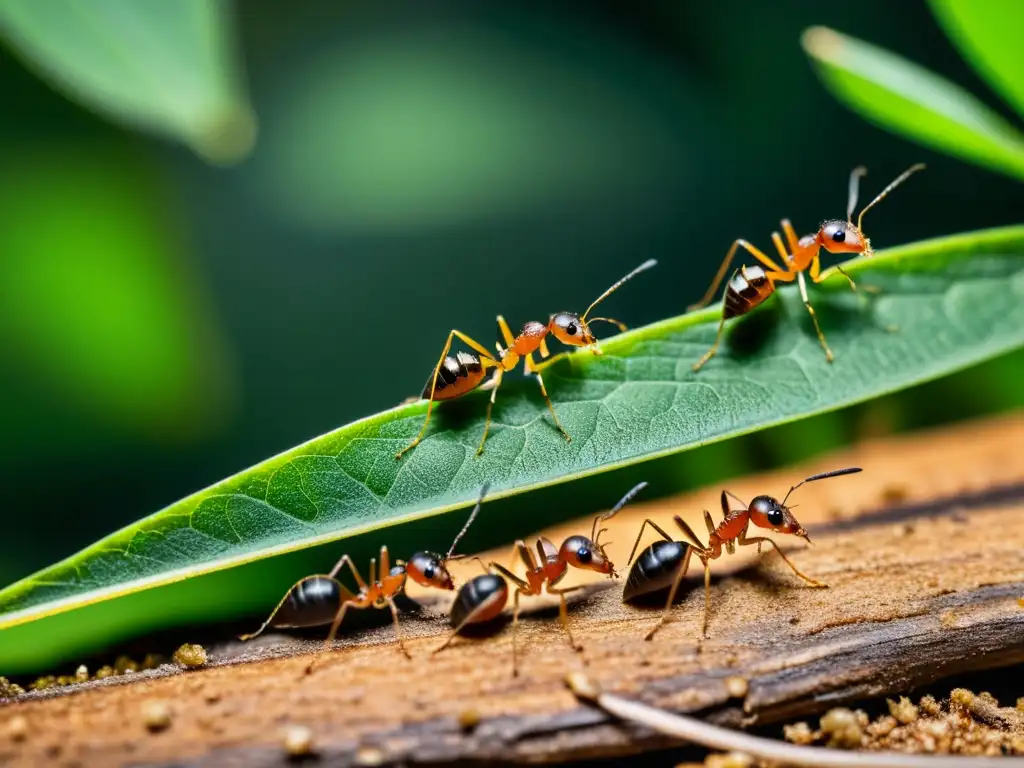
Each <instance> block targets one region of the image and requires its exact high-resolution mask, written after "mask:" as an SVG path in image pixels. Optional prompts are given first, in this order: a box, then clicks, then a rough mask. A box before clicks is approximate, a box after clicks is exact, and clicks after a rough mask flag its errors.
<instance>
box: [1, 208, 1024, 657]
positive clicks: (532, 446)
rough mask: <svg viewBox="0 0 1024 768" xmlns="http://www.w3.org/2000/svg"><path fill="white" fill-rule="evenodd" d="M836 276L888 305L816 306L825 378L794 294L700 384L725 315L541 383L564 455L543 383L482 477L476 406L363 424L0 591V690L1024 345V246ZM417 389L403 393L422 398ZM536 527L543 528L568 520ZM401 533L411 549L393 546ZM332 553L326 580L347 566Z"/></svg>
mask: <svg viewBox="0 0 1024 768" xmlns="http://www.w3.org/2000/svg"><path fill="white" fill-rule="evenodd" d="M847 269H848V271H849V272H850V273H851V274H853V275H854V276H855V277H856V278H857V280H858V281H859V282H860V283H861V284H862V285H865V286H866V285H874V286H876V287H878V288H879V289H881V291H882V293H881V295H880V296H878V297H876V298H868V297H866V296H865V295H863V294H861V295H855V294H853V293H851V292H850V290H849V288H848V287H847V285H846V283H845V281H843V280H841V279H835V280H829V281H828V282H827V283H825V284H823V285H821V286H818V287H817V289H816V290H814V291H813V298H812V300H813V301H814V302H815V303H816V306H817V309H818V314H819V316H820V317H821V320H822V325H823V328H824V330H825V333H826V334H828V337H829V340H830V342H831V344H832V347H833V349H834V350H835V351H836V355H837V359H836V362H835V363H833V364H828V363H827V362H825V358H824V355H823V354H822V351H821V349H820V348H819V346H818V342H817V339H816V338H815V336H814V333H813V330H812V328H811V327H810V321H809V318H808V315H807V312H806V310H805V309H804V308H803V306H802V305H801V303H800V300H799V296H798V295H797V293H796V292H795V291H794V290H792V286H789V287H786V288H784V289H782V291H781V292H780V295H779V296H778V297H777V298H776V299H772V300H771V301H769V302H767V303H766V304H765V305H764V306H763V307H762V308H761V309H759V310H757V311H755V312H754V313H752V314H751V315H750V316H748V317H745V318H742V319H740V320H738V321H735V328H734V329H733V330H732V331H731V333H730V334H729V336H728V339H727V341H726V343H725V344H724V345H723V349H722V351H721V354H720V355H719V357H717V358H716V359H714V360H712V361H711V362H710V363H709V364H708V365H707V366H706V367H705V368H704V369H703V370H702V371H701V372H700V373H697V374H695V373H694V372H693V371H692V370H691V364H692V363H693V362H694V361H695V360H696V359H697V358H698V357H699V356H700V355H701V354H702V353H703V352H704V350H705V349H706V348H707V346H708V345H709V344H710V343H711V341H712V339H713V338H714V335H715V329H716V327H717V324H718V316H719V315H718V310H717V309H709V310H706V311H702V312H697V313H691V314H688V315H684V316H681V317H675V318H671V319H669V320H665V321H663V322H660V323H656V324H654V325H651V326H647V327H645V328H639V329H637V330H634V331H631V332H629V333H625V334H622V335H620V336H617V337H615V338H613V339H610V340H608V341H606V342H605V343H604V344H603V348H604V351H605V355H604V356H602V357H595V356H592V355H590V354H589V353H586V352H584V353H579V354H575V355H572V356H571V357H570V358H568V359H566V360H563V361H562V362H561V363H559V364H557V365H555V366H554V367H553V368H551V369H550V370H549V371H548V372H546V374H545V381H546V383H547V385H548V388H549V390H550V392H551V396H552V399H553V400H554V402H555V403H556V406H555V407H556V409H557V412H558V416H559V418H560V419H561V421H562V423H563V424H564V425H565V427H566V429H567V430H568V431H569V432H570V434H571V435H572V436H573V441H572V443H571V444H567V443H566V442H565V441H564V440H563V439H562V438H561V436H560V435H559V434H558V433H557V432H556V431H555V430H554V428H553V427H552V425H551V422H550V416H549V415H548V413H547V410H546V408H545V406H544V402H543V400H542V399H541V398H540V396H539V393H538V392H537V389H536V385H535V383H534V382H533V381H530V380H528V379H519V378H518V377H511V378H509V380H508V381H507V383H506V384H505V385H503V387H502V389H501V390H500V392H499V397H498V398H497V406H496V407H495V428H494V431H493V432H492V435H491V437H490V438H489V439H488V441H487V446H486V451H485V452H484V454H483V456H481V457H479V458H477V457H475V456H474V452H475V448H476V444H477V441H478V439H479V436H480V433H481V429H482V427H483V415H484V410H485V404H486V401H487V395H486V393H477V394H475V395H470V396H468V397H466V398H464V399H462V400H461V401H453V402H450V403H446V404H442V406H441V407H440V408H438V410H437V417H436V420H435V421H434V422H433V424H432V427H431V431H430V434H429V437H428V438H427V439H426V440H425V441H424V442H423V443H422V444H421V445H420V446H419V447H418V448H417V449H416V450H414V451H413V452H412V453H410V454H409V455H408V456H407V457H406V458H404V459H403V460H402V461H396V460H395V457H394V454H395V451H396V450H397V449H398V448H401V447H402V446H404V445H405V444H406V443H407V442H408V441H409V439H410V438H411V437H412V436H413V435H414V434H415V433H416V431H417V430H418V429H419V427H420V424H421V423H422V418H423V414H424V410H425V405H424V404H423V403H417V404H412V405H405V406H400V407H398V408H394V409H392V410H390V411H386V412H384V413H380V414H377V415H376V416H372V417H370V418H367V419H364V420H362V421H358V422H355V423H354V424H350V425H348V426H345V427H342V428H340V429H337V430H335V431H333V432H330V433H328V434H326V435H324V436H322V437H319V438H316V439H314V440H311V441H310V442H308V443H305V444H303V445H300V446H298V447H297V448H294V449H293V450H290V451H288V452H286V453H284V454H281V455H279V456H277V457H275V458H272V459H269V460H267V461H265V462H263V463H262V464H258V465H256V466H254V467H252V468H250V469H248V470H246V471H244V472H241V473H240V474H238V475H236V476H234V477H231V478H228V479H227V480H224V481H222V482H220V483H217V484H215V485H213V486H211V487H210V488H207V489H205V490H203V491H200V492H199V493H196V494H194V495H192V496H190V497H188V498H186V499H184V500H182V501H180V502H178V503H176V504H173V505H172V506H170V507H168V508H167V509H165V510H163V511H161V512H158V513H156V514H154V515H152V516H150V517H148V518H145V519H143V520H142V521H140V522H139V523H136V524H135V525H132V526H129V527H128V528H125V529H124V530H122V531H120V532H118V533H115V534H113V535H112V536H109V537H107V538H106V539H103V540H102V541H100V542H99V543H97V544H96V545H94V546H93V547H91V548H89V549H87V550H85V551H83V552H81V553H79V554H78V555H75V556H73V557H71V558H69V559H67V560H65V561H64V562H61V563H58V564H57V565H55V566H53V567H51V568H48V569H46V570H44V571H41V572H40V573H38V574H36V575H34V576H32V577H30V578H27V579H25V580H23V581H21V582H19V583H17V584H15V585H13V586H11V587H8V588H7V589H6V590H3V591H2V592H0V610H2V611H3V614H2V615H0V629H2V631H0V660H2V663H0V667H2V668H0V674H3V673H5V672H6V673H14V672H20V671H24V670H28V669H31V668H36V667H39V666H40V665H44V664H46V663H53V662H55V661H57V660H59V659H61V658H62V657H64V656H66V655H68V654H75V653H82V652H85V651H89V650H95V649H96V648H97V647H98V646H101V645H103V644H104V643H108V642H111V641H114V640H117V639H119V638H123V637H125V636H128V635H132V634H135V633H138V632H141V631H145V630H153V629H156V628H160V627H166V626H170V625H174V624H183V623H189V622H193V621H199V620H223V619H225V618H229V617H233V616H238V615H241V614H246V613H250V612H252V611H253V610H254V609H258V608H260V607H265V606H266V605H267V604H268V603H273V602H274V601H275V599H277V598H279V597H280V595H281V594H282V592H283V591H284V590H285V589H287V587H288V586H289V585H290V584H291V583H292V581H293V580H294V578H295V577H297V576H300V575H302V574H303V571H302V570H301V568H308V567H310V564H309V562H307V561H301V562H300V560H299V559H298V558H297V557H296V554H298V553H300V552H302V551H304V550H308V548H310V547H314V546H321V545H324V544H328V543H330V542H336V541H337V540H338V539H348V538H350V537H357V538H355V539H353V540H349V541H346V542H345V544H344V550H345V551H348V552H350V553H353V554H354V555H359V554H361V555H365V554H367V552H368V551H369V549H370V546H371V545H374V546H379V545H380V544H381V543H387V544H388V545H389V546H391V547H392V550H393V552H394V553H395V554H396V555H398V556H401V555H403V554H408V552H407V551H406V550H405V549H404V548H405V547H408V548H410V549H411V548H412V547H414V546H415V547H434V548H437V549H441V548H443V547H444V546H445V545H446V544H447V537H448V531H449V530H451V528H452V525H454V524H456V521H455V520H451V523H449V520H450V518H451V517H454V516H447V515H445V516H441V517H436V516H437V515H440V513H443V512H448V511H451V510H454V509H458V508H461V507H465V506H467V505H468V504H469V503H470V502H471V500H472V499H473V498H474V496H475V495H476V493H477V491H478V489H479V487H480V485H481V484H482V483H483V482H484V481H485V480H486V481H490V482H491V483H492V494H493V495H492V499H494V498H501V497H506V496H511V495H514V494H519V493H523V492H524V491H528V490H531V489H536V488H541V487H544V486H547V485H551V484H554V483H562V482H565V481H568V480H571V479H573V478H579V477H584V476H587V475H592V474H595V473H599V472H604V471H607V470H610V469H612V468H615V467H621V466H624V465H628V464H632V463H636V462H640V461H645V460H648V459H652V458H655V457H658V456H663V455H667V454H670V453H674V452H678V451H682V450H687V449H690V448H694V447H697V446H700V445H705V444H707V443H712V442H716V441H720V440H725V439H726V438H730V437H734V436H736V435H741V434H744V433H749V432H752V431H754V430H757V429H761V428H763V427H766V426H769V425H774V424H781V423H785V422H790V421H794V420H796V419H800V418H804V417H806V416H810V415H812V414H817V413H822V412H825V411H830V410H834V409H836V408H840V407H843V406H845V405H849V404H851V403H855V402H860V401H864V400H867V399H870V398H873V397H876V396H878V395H881V394H883V393H887V392H892V391H894V390H898V389H902V388H906V387H910V386H912V385H914V384H917V383H919V382H923V381H927V380H930V379H934V378H937V377H939V376H942V375H944V374H947V373H950V372H952V371H955V370H958V369H961V368H964V367H966V366H969V365H971V364H973V363H976V362H979V361H981V360H985V359H987V358H990V357H994V356H995V355H998V354H1000V353H1002V352H1005V351H1007V350H1011V349H1014V348H1017V347H1020V346H1022V345H1024V226H1018V227H1010V228H1006V229H998V230H989V231H984V232H977V233H970V234H964V235H958V236H953V237H947V238H941V239H937V240H931V241H926V242H922V243H917V244H914V245H909V246H904V247H901V248H895V249H892V250H890V251H887V252H884V253H882V254H880V255H878V256H876V257H874V258H871V259H864V258H860V259H856V260H854V261H853V262H851V263H850V264H848V265H847ZM637 289H639V287H637ZM892 325H896V326H898V328H899V330H898V331H895V332H893V331H892V329H891V326H892ZM433 341H436V342H440V341H441V339H437V340H433ZM420 343H424V344H429V343H433V342H432V340H429V339H423V340H421V341H420ZM425 373H426V372H424V371H419V372H417V371H407V372H405V375H408V376H409V379H410V381H412V382H415V383H419V382H420V381H421V380H422V378H423V374H425ZM501 505H502V502H499V507H500V506H501ZM488 506H490V505H488ZM488 511H491V512H492V514H486V513H487V512H488ZM544 512H545V515H547V513H548V512H549V513H550V516H549V517H546V519H547V521H548V522H555V521H557V520H559V519H562V518H564V517H565V516H566V515H568V514H571V510H566V509H564V508H551V509H550V510H548V509H545V510H544ZM428 518H432V519H429V520H428ZM460 522H461V521H460ZM522 524H523V518H522V516H521V515H515V514H500V515H499V514H497V513H493V508H491V509H485V514H484V515H482V516H481V521H480V523H479V524H478V525H479V526H481V527H483V528H486V530H487V531H488V533H489V534H490V535H491V536H492V541H494V543H497V542H498V541H500V539H498V537H501V538H503V539H505V540H510V539H512V538H513V537H514V536H516V535H520V534H522V533H523V531H522V530H519V528H518V526H519V525H522ZM382 528H387V529H388V530H387V531H385V532H381V533H379V534H378V535H376V536H372V537H368V536H367V535H366V534H369V533H371V532H373V531H378V530H379V529H382ZM412 529H415V530H416V535H417V536H416V538H415V539H413V538H412V537H411V536H403V533H408V532H409V531H410V530H412ZM412 541H415V542H416V543H411V542H412ZM360 548H361V549H360ZM328 549H329V550H330V554H327V553H326V552H324V551H321V552H319V553H318V558H319V560H318V561H317V562H318V563H319V565H318V566H317V567H320V568H322V567H324V566H325V565H327V564H329V563H330V562H332V561H333V559H334V558H336V557H337V554H338V551H339V549H341V547H339V546H338V545H337V544H335V545H334V546H332V547H329V548H328ZM286 553H292V554H286ZM271 555H282V557H270V556H271ZM307 572H308V571H307Z"/></svg>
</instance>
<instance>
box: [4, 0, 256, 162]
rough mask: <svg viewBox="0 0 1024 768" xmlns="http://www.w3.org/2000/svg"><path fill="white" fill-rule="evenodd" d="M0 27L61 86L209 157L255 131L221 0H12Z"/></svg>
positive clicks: (236, 151)
mask: <svg viewBox="0 0 1024 768" xmlns="http://www.w3.org/2000/svg"><path fill="white" fill-rule="evenodd" d="M0 35H2V36H3V37H4V38H5V39H6V40H7V42H8V43H10V44H11V45H12V46H13V48H14V49H15V50H16V51H17V52H18V53H19V54H20V55H21V56H22V57H23V58H24V60H25V62H26V63H27V64H28V65H29V66H30V67H32V68H33V69H34V70H36V71H37V72H38V73H39V74H40V75H42V76H43V77H44V78H45V79H46V80H48V81H49V82H50V83H52V84H53V85H54V86H55V87H56V88H57V89H58V90H60V91H62V92H63V93H64V94H65V95H67V96H69V97H70V98H72V99H74V100H75V101H78V102H79V103H81V104H83V105H84V106H87V107H89V108H90V109H93V110H96V111H97V112H99V113H101V114H104V115H106V116H107V117H111V118H114V119H116V120H118V121H119V122H122V123H124V124H126V125H129V126H132V127H137V128H142V129H145V130H148V131H152V132H154V133H158V134H163V135H167V136H170V137H173V138H176V139H178V140H180V141H182V142H184V143H185V144H188V145H189V146H191V147H192V148H193V149H194V150H195V151H196V152H198V153H199V154H200V155H202V156H203V157H205V158H207V159H208V160H210V161H213V162H223V163H227V162H234V161H237V160H239V159H241V158H242V157H244V156H245V155H247V154H248V153H249V151H250V149H251V148H252V145H253V142H254V140H255V136H256V118H255V115H254V113H253V111H252V108H251V107H250V106H249V103H248V100H247V97H246V95H245V89H244V87H243V84H242V78H241V73H240V71H239V67H238V62H237V61H236V60H235V55H234V54H235V52H234V50H233V42H234V41H233V40H232V30H231V16H230V13H229V12H228V6H227V4H226V2H225V1H224V0H173V2H136V0H89V2H87V3H83V2H77V0H44V1H43V2H39V1H37V0H7V1H6V2H2V3H0Z"/></svg>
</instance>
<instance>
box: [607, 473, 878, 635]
mask: <svg viewBox="0 0 1024 768" xmlns="http://www.w3.org/2000/svg"><path fill="white" fill-rule="evenodd" d="M860 471H861V470H860V468H859V467H847V468H846V469H836V470H833V471H831V472H822V473H821V474H818V475H811V476H810V477H808V478H806V479H805V480H801V481H800V482H799V483H797V484H796V485H794V486H793V487H791V488H790V489H789V492H788V493H787V494H786V496H785V498H784V499H783V500H782V501H781V502H780V501H778V500H777V499H775V498H774V497H772V496H757V497H755V498H754V499H753V501H751V502H750V504H745V503H743V501H742V500H741V499H739V498H737V497H736V496H735V495H733V494H732V493H730V492H729V491H722V513H723V515H724V516H725V519H723V520H722V522H721V523H719V524H718V525H717V526H716V525H715V522H714V520H713V519H712V518H711V513H710V512H708V511H707V510H704V523H705V524H706V525H707V528H708V543H707V546H705V545H704V544H702V543H701V541H700V539H698V538H697V534H696V533H694V532H693V529H692V528H691V527H690V526H689V525H688V524H687V522H686V521H685V520H683V519H682V518H681V517H680V516H679V515H676V516H675V517H673V520H674V521H675V524H676V525H677V526H679V528H680V530H682V532H683V535H684V536H685V537H686V538H687V540H688V541H685V542H676V541H674V540H673V539H672V537H671V536H669V535H668V534H667V533H665V531H663V530H662V529H661V528H660V527H658V524H657V523H655V522H654V521H653V520H650V519H648V520H644V522H643V523H642V524H641V526H640V533H639V534H638V535H637V537H636V543H634V544H633V551H632V552H630V554H629V562H630V563H632V567H631V568H630V571H629V576H628V577H627V579H626V586H625V589H624V590H623V594H622V599H623V600H624V601H626V602H631V601H633V600H635V599H637V598H639V597H641V596H644V595H650V594H652V593H655V592H660V591H661V590H663V589H664V588H665V587H666V586H668V585H669V584H671V588H670V589H669V593H668V601H667V602H666V603H665V610H664V612H663V613H662V614H661V618H660V619H659V620H658V623H657V624H655V625H654V627H653V628H652V629H651V631H650V632H648V633H647V636H646V638H645V639H646V640H650V639H651V638H653V637H654V634H655V633H656V632H657V631H658V630H659V629H661V627H662V626H663V625H664V624H665V623H666V622H667V621H668V617H669V614H670V613H671V611H672V604H673V603H674V602H675V597H676V591H677V590H678V589H679V585H680V584H681V583H682V581H683V578H684V577H685V576H686V572H687V570H688V569H689V566H690V558H691V556H692V555H694V554H696V555H697V557H698V558H700V560H701V562H702V563H703V564H704V622H703V624H702V625H701V636H702V637H707V631H708V613H709V611H710V610H711V561H712V560H715V559H717V558H719V557H721V555H722V550H723V549H724V550H725V552H726V553H727V554H730V555H731V554H734V553H735V552H736V547H737V545H738V546H741V547H743V546H748V545H750V544H757V552H758V554H760V553H761V546H762V545H763V544H770V545H771V546H773V547H774V548H775V551H776V552H778V553H779V556H780V557H781V558H782V559H783V560H784V561H785V562H786V565H788V566H789V567H790V568H792V569H793V573H795V574H796V575H797V576H799V577H800V578H801V579H803V580H804V581H806V582H807V583H808V584H810V585H811V586H812V587H827V586H828V585H827V584H822V583H821V582H819V581H815V580H814V579H812V578H811V577H809V576H806V575H805V574H803V573H801V572H800V569H799V568H797V567H796V566H795V565H794V564H793V562H792V561H791V560H790V559H789V558H788V557H786V555H785V553H783V551H782V550H781V549H779V545H778V544H776V543H775V542H774V541H772V540H771V539H769V538H767V537H765V536H754V537H751V538H748V537H747V531H748V529H749V528H750V524H751V523H753V524H754V525H756V526H757V527H759V528H768V529H770V530H772V531H774V532H775V533H785V534H792V535H794V536H799V537H800V538H802V539H804V540H806V541H807V543H808V544H810V542H811V539H810V537H809V536H808V535H807V531H805V530H804V528H803V526H802V525H800V523H799V522H797V519H796V517H794V516H793V513H792V512H791V511H790V508H789V507H787V506H786V502H787V501H788V500H789V497H790V494H792V493H793V491H795V490H796V489H797V488H799V487H800V486H801V485H803V484H804V483H812V482H814V481H815V480H825V479H826V478H829V477H838V476H839V475H852V474H853V473H855V472H860ZM730 497H731V498H732V499H734V500H735V501H738V502H739V503H740V504H741V506H742V508H741V509H730V508H729V498H730ZM648 525H649V526H651V528H653V529H654V530H655V531H657V533H658V534H659V535H660V536H661V537H662V539H663V541H657V542H655V543H654V544H652V545H650V546H649V547H647V548H646V549H645V550H644V551H643V552H641V553H640V557H638V558H637V559H636V561H635V562H634V560H633V556H634V555H635V554H636V549H637V547H638V546H639V545H640V539H641V538H642V537H643V535H644V527H645V526H648ZM670 545H671V546H670Z"/></svg>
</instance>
